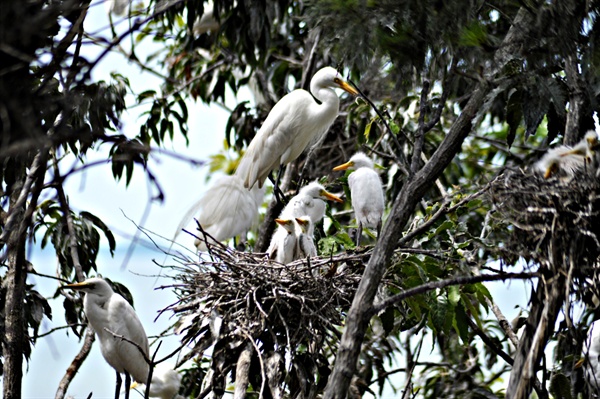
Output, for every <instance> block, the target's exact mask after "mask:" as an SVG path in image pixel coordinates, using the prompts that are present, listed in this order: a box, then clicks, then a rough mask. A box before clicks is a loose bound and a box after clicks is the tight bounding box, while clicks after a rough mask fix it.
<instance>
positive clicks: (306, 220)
mask: <svg viewBox="0 0 600 399" xmlns="http://www.w3.org/2000/svg"><path fill="white" fill-rule="evenodd" d="M294 220H296V227H297V230H296V235H297V236H298V259H300V258H306V257H308V256H310V257H313V256H317V247H315V241H314V239H313V234H312V232H313V231H314V227H313V226H312V221H311V220H310V216H308V215H305V216H302V217H299V218H295V219H294Z"/></svg>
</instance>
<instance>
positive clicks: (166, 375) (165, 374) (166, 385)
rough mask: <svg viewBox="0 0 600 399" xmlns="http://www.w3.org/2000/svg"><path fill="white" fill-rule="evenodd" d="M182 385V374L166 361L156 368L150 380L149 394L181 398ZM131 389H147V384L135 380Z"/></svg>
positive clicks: (157, 396) (143, 390)
mask: <svg viewBox="0 0 600 399" xmlns="http://www.w3.org/2000/svg"><path fill="white" fill-rule="evenodd" d="M180 387H181V375H180V374H179V373H178V372H177V371H175V370H174V369H173V367H172V366H170V365H168V364H166V363H160V364H158V365H157V366H156V367H155V368H154V372H153V373H152V381H151V382H150V392H148V395H149V396H150V397H152V398H161V399H179V398H182V396H180V395H178V393H179V388H180ZM131 389H139V390H140V391H141V392H145V391H146V385H145V384H140V383H138V382H134V383H133V384H132V385H131Z"/></svg>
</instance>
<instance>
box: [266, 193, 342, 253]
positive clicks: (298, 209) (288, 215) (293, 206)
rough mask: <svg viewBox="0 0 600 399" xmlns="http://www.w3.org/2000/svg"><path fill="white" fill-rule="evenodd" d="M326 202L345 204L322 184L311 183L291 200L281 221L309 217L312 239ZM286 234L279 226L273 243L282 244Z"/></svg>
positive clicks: (283, 212) (272, 240)
mask: <svg viewBox="0 0 600 399" xmlns="http://www.w3.org/2000/svg"><path fill="white" fill-rule="evenodd" d="M325 201H335V202H343V201H342V200H341V199H340V198H339V197H337V196H335V195H333V194H331V193H330V192H328V191H327V190H325V188H324V187H323V186H322V185H321V184H319V183H317V182H312V183H309V184H307V185H306V186H304V187H302V188H301V189H300V191H299V192H298V194H296V195H295V196H293V197H292V198H291V199H290V201H289V202H288V204H287V205H286V206H285V208H283V211H281V214H280V215H279V219H283V220H294V219H295V218H298V217H302V216H308V217H309V218H310V220H311V222H312V223H311V224H310V231H309V232H308V233H309V234H310V236H311V237H312V236H313V233H314V228H315V224H316V223H319V222H320V221H321V220H322V219H323V217H324V216H325V208H326V206H325ZM286 234H287V231H286V230H285V229H284V228H283V227H281V226H279V227H278V228H277V230H275V233H274V234H273V238H272V239H271V242H280V241H281V240H283V239H284V238H285V236H286ZM296 259H297V258H296Z"/></svg>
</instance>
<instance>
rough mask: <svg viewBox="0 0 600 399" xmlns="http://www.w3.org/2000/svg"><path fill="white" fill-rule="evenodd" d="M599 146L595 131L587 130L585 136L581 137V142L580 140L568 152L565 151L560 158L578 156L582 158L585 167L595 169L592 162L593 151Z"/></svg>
mask: <svg viewBox="0 0 600 399" xmlns="http://www.w3.org/2000/svg"><path fill="white" fill-rule="evenodd" d="M599 145H600V143H599V142H598V135H597V134H596V132H595V131H593V130H589V131H588V132H587V133H586V134H585V136H583V140H581V141H580V142H579V143H577V144H575V146H574V147H573V148H572V149H571V150H570V151H567V152H566V153H565V154H563V155H562V156H563V157H564V156H568V155H569V154H573V155H580V156H582V157H584V159H585V163H586V167H592V168H595V167H597V165H595V162H594V160H595V158H596V157H595V153H596V151H595V150H596V148H598V146H599Z"/></svg>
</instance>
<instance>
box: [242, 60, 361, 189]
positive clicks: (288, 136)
mask: <svg viewBox="0 0 600 399" xmlns="http://www.w3.org/2000/svg"><path fill="white" fill-rule="evenodd" d="M334 88H341V89H343V90H345V91H346V92H348V93H350V94H352V95H358V91H357V90H356V89H354V88H353V87H352V86H350V85H349V84H348V83H347V82H345V81H344V80H343V79H342V78H341V77H340V76H339V74H338V72H337V71H336V70H335V69H334V68H331V67H325V68H322V69H320V70H319V71H317V73H315V75H314V76H313V77H312V79H311V81H310V91H311V93H312V95H311V93H309V92H308V91H306V90H303V89H297V90H294V91H292V92H291V93H289V94H287V95H285V96H283V98H281V100H279V101H278V102H277V104H275V106H274V107H273V109H271V112H269V115H268V116H267V119H265V121H264V123H263V124H262V126H261V128H260V130H259V131H258V133H257V134H256V136H255V137H254V139H252V141H251V142H250V145H249V146H248V149H247V150H246V152H245V153H244V155H243V157H242V159H241V161H240V164H239V166H238V168H237V170H236V175H237V176H239V177H240V178H241V179H242V180H243V181H244V187H246V188H251V187H253V186H254V185H255V184H256V183H258V186H259V187H262V185H263V183H264V181H265V179H266V178H267V177H268V176H269V173H271V171H272V170H274V169H276V168H278V167H279V166H280V165H286V164H288V163H290V162H292V161H293V160H295V159H296V158H298V157H299V156H300V154H302V152H304V150H305V149H306V147H307V146H308V145H309V144H311V143H314V142H316V141H318V139H319V138H320V137H321V136H322V135H323V134H325V133H326V132H327V130H328V129H329V127H330V126H331V124H332V123H333V122H334V120H335V118H336V117H337V116H338V113H339V108H340V100H339V98H338V96H337V94H336V93H335V91H334V90H333V89H334ZM313 96H314V97H313Z"/></svg>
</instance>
